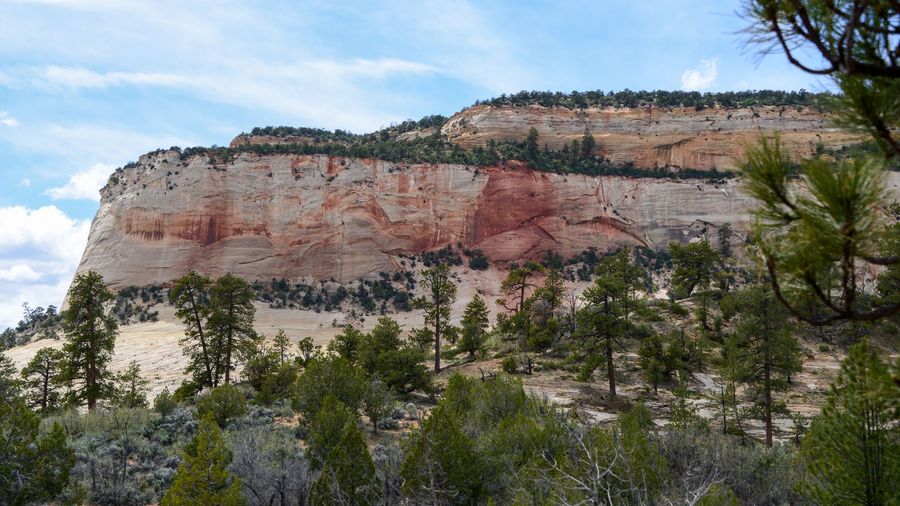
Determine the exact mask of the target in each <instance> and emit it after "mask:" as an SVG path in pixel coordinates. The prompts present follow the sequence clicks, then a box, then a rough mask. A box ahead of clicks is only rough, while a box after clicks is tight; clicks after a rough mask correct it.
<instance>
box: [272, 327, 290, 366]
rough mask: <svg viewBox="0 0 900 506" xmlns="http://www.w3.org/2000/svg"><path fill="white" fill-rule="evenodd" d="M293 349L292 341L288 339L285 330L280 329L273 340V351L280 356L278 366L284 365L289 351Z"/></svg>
mask: <svg viewBox="0 0 900 506" xmlns="http://www.w3.org/2000/svg"><path fill="white" fill-rule="evenodd" d="M290 347H291V341H290V340H289V339H288V337H287V334H285V333H284V329H278V332H276V333H275V337H274V338H273V339H272V349H274V350H275V353H277V354H278V365H284V360H285V359H286V358H287V357H288V353H289V352H288V350H289V349H290Z"/></svg>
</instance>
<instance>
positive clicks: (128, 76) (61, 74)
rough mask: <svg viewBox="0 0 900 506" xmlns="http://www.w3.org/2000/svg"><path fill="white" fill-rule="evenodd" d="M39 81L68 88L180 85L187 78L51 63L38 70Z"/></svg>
mask: <svg viewBox="0 0 900 506" xmlns="http://www.w3.org/2000/svg"><path fill="white" fill-rule="evenodd" d="M37 80H38V82H39V83H44V84H50V85H58V86H65V87H68V88H106V87H108V86H117V85H123V84H130V85H136V86H179V85H182V84H185V83H186V82H187V80H186V78H184V77H182V76H178V75H175V74H162V73H153V72H106V73H99V72H94V71H92V70H88V69H86V68H83V67H59V66H56V65H51V66H49V67H44V68H42V69H40V70H38V72H37Z"/></svg>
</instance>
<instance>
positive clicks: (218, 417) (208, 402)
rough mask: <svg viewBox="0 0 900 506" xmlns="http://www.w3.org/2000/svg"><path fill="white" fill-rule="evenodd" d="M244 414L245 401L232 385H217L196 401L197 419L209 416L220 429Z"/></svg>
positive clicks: (242, 395) (245, 411) (245, 410)
mask: <svg viewBox="0 0 900 506" xmlns="http://www.w3.org/2000/svg"><path fill="white" fill-rule="evenodd" d="M246 413H247V399H246V397H244V394H243V393H241V391H240V390H238V389H237V388H235V387H234V385H219V386H217V387H216V388H213V389H212V390H210V391H209V392H207V393H205V394H203V395H201V396H200V397H199V398H198V399H197V414H198V415H199V417H200V418H205V417H206V415H207V414H210V415H212V417H213V419H214V420H215V421H216V423H217V424H218V425H219V426H221V427H224V426H225V425H226V424H227V423H228V420H230V419H232V418H234V417H237V416H241V415H244V414H246Z"/></svg>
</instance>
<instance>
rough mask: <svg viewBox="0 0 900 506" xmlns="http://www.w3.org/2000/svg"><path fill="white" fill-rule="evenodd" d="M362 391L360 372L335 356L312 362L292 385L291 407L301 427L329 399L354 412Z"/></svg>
mask: <svg viewBox="0 0 900 506" xmlns="http://www.w3.org/2000/svg"><path fill="white" fill-rule="evenodd" d="M364 389H365V379H364V376H363V374H362V371H360V369H359V368H358V367H354V366H353V365H352V364H351V363H350V362H348V361H347V360H346V359H343V358H341V357H335V356H329V357H323V358H319V359H314V360H313V361H312V362H310V363H309V364H308V365H307V367H306V369H304V370H303V373H302V374H300V376H299V377H298V378H297V382H296V383H295V384H294V389H293V395H292V398H291V406H292V407H293V408H294V411H296V412H297V413H299V414H300V415H301V416H302V417H303V421H304V423H311V422H312V420H313V417H315V416H316V413H318V412H319V410H320V409H321V408H322V404H323V403H324V401H325V398H326V397H327V396H329V395H331V396H334V398H335V399H337V400H339V401H341V402H342V403H344V405H345V406H347V407H348V408H349V409H350V410H351V411H354V412H355V411H356V410H357V409H358V408H359V403H360V400H361V399H362V395H363V391H364Z"/></svg>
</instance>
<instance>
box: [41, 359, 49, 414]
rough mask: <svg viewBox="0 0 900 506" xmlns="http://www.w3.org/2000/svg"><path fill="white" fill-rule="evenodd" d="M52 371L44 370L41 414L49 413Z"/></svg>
mask: <svg viewBox="0 0 900 506" xmlns="http://www.w3.org/2000/svg"><path fill="white" fill-rule="evenodd" d="M49 386H50V369H49V368H47V369H45V370H44V388H42V389H41V413H46V412H47V397H49V396H50V392H49V391H48V390H49Z"/></svg>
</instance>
